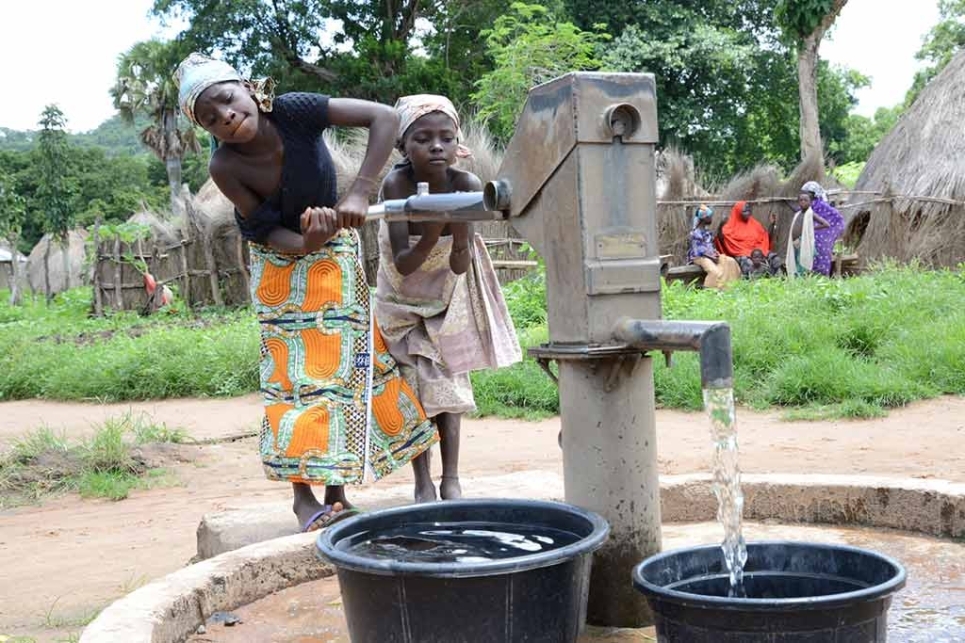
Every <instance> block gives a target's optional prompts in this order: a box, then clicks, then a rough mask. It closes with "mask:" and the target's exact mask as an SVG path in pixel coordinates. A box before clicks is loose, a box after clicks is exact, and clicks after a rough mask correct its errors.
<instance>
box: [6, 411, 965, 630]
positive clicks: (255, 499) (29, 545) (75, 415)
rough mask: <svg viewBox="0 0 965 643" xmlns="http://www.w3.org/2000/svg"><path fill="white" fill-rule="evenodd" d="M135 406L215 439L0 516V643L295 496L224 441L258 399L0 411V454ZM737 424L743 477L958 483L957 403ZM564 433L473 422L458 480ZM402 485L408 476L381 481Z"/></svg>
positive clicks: (522, 461)
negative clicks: (130, 474) (37, 435)
mask: <svg viewBox="0 0 965 643" xmlns="http://www.w3.org/2000/svg"><path fill="white" fill-rule="evenodd" d="M129 411H133V412H135V413H138V412H144V413H147V414H148V415H150V417H151V418H152V420H153V421H154V422H156V423H162V422H163V423H165V424H167V425H168V426H169V427H171V428H175V427H179V428H183V429H185V430H187V432H188V433H189V434H190V435H191V436H192V437H193V438H195V439H197V440H209V441H214V442H213V443H209V444H201V445H192V446H187V447H184V450H185V453H184V455H185V457H184V460H185V461H184V462H182V463H180V464H177V465H174V466H173V467H172V469H173V473H174V475H175V476H176V478H177V479H178V480H179V481H180V485H179V486H176V487H170V488H159V489H151V490H144V491H135V492H133V493H132V495H131V496H130V497H129V498H128V499H126V500H123V501H121V502H109V501H98V500H81V499H80V498H79V497H77V496H74V495H69V496H61V497H57V498H52V499H48V500H47V501H45V502H44V503H43V504H42V505H39V506H32V507H22V508H17V509H11V510H6V511H3V512H0V641H4V636H5V635H6V636H8V637H18V636H19V637H30V638H25V639H23V640H25V641H30V640H33V639H35V640H36V641H37V642H48V641H49V642H55V641H72V640H76V636H77V634H78V633H79V632H80V631H81V630H82V629H83V626H84V625H85V624H86V623H87V622H89V621H90V620H91V619H92V618H93V617H94V616H95V615H96V614H97V612H98V611H99V610H100V609H102V608H103V607H104V606H106V605H107V604H109V603H110V602H111V601H113V600H115V599H116V598H118V597H120V596H122V595H124V594H126V593H128V592H130V591H132V590H133V589H135V588H137V587H138V586H140V585H142V584H144V583H146V582H148V581H150V580H152V579H154V578H157V577H160V576H163V575H165V574H168V573H170V572H171V571H174V570H175V569H178V568H179V567H181V566H183V565H185V564H186V563H187V562H188V561H189V560H190V558H191V557H192V556H193V555H194V553H195V546H196V542H195V530H196V528H197V526H198V523H199V522H200V520H201V517H202V515H204V514H205V513H209V512H215V511H220V510H223V509H224V508H225V507H227V506H229V505H237V504H238V503H239V501H241V502H245V503H248V502H250V503H251V504H258V503H265V502H275V501H282V502H283V501H288V500H289V499H290V491H289V487H288V486H286V485H283V484H278V483H272V482H269V481H267V480H265V479H264V477H263V476H262V474H261V469H260V465H259V462H258V458H257V456H256V444H255V440H254V439H253V438H250V437H249V438H242V439H234V440H232V439H231V438H236V437H237V436H239V435H244V434H250V433H251V432H253V431H254V430H255V428H256V427H257V424H258V419H259V414H260V404H259V400H258V398H257V396H246V397H242V398H236V399H230V400H169V401H162V402H147V403H138V404H118V405H85V404H61V403H54V402H44V401H37V400H31V401H19V402H6V403H0V450H2V449H4V448H5V447H6V446H8V445H9V444H11V443H12V442H13V441H14V440H16V439H17V438H18V437H20V436H22V435H23V434H24V433H26V432H28V431H30V430H31V429H35V428H37V427H40V426H44V425H46V426H49V427H50V428H52V429H56V430H63V431H64V432H66V434H67V435H68V436H82V435H84V434H86V433H88V432H90V431H92V427H93V426H95V425H96V424H97V423H99V422H102V421H103V420H104V419H106V418H108V417H112V416H118V415H122V414H124V413H126V412H129ZM738 425H739V435H740V449H741V468H742V470H743V471H745V472H749V473H778V472H779V473H839V474H881V475H893V476H912V477H923V478H939V479H949V480H956V481H959V482H961V481H965V398H957V397H946V398H941V399H938V400H932V401H928V402H923V403H918V404H915V405H912V406H910V407H908V408H905V409H900V410H897V411H894V412H892V413H891V414H890V415H889V416H888V417H885V418H880V419H875V420H867V421H836V422H813V423H812V422H783V421H781V420H780V419H779V417H778V415H777V414H775V413H755V412H752V411H749V410H746V409H741V410H740V411H739V412H738ZM657 427H658V443H659V451H660V462H661V472H662V473H666V474H680V473H692V472H704V471H707V470H708V467H709V462H710V448H709V441H708V436H707V424H706V422H705V421H704V418H703V417H702V416H701V415H700V414H692V413H680V412H675V411H658V414H657ZM558 431H559V420H558V419H551V420H546V421H542V422H535V423H530V422H521V421H507V420H494V419H482V420H467V421H466V422H465V424H464V434H463V435H464V438H463V441H462V445H463V456H462V462H463V465H462V473H463V475H464V476H465V477H470V476H485V475H498V474H500V473H509V472H516V471H527V470H534V471H555V472H558V471H560V469H561V458H560V451H559V448H558V446H557V443H556V436H557V432H558ZM221 440H227V441H221ZM435 461H436V463H438V458H436V459H435ZM410 483H411V476H410V474H409V472H408V471H405V472H400V473H399V474H397V475H394V476H392V477H391V478H389V479H387V480H384V481H382V482H380V483H378V485H379V486H389V485H409V484H410ZM464 487H465V489H464V490H465V492H466V495H467V496H484V495H486V490H485V489H476V488H472V486H471V485H464ZM352 491H353V494H352V496H351V497H352V498H359V499H361V500H362V501H364V495H365V490H364V489H360V490H352ZM293 521H294V518H293ZM11 640H17V639H15V638H14V639H11Z"/></svg>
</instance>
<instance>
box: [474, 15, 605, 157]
mask: <svg viewBox="0 0 965 643" xmlns="http://www.w3.org/2000/svg"><path fill="white" fill-rule="evenodd" d="M483 35H484V36H485V38H486V53H487V54H488V55H489V56H490V57H491V58H492V60H493V62H494V67H493V70H492V71H490V72H488V73H487V74H485V75H484V76H483V77H482V78H480V79H479V81H478V82H477V83H476V88H477V89H476V92H475V93H474V94H473V96H472V97H473V100H475V101H476V104H477V107H478V109H479V117H480V118H482V119H485V120H486V121H487V124H488V125H489V129H490V131H491V132H492V133H493V134H494V135H495V136H496V137H497V138H498V139H501V140H503V141H506V140H508V139H509V137H510V136H511V135H512V133H513V129H514V128H515V126H516V118H517V116H518V115H519V111H520V110H521V109H522V107H523V104H524V103H525V101H526V95H527V93H528V92H529V90H530V88H532V87H533V86H534V85H538V84H540V83H543V82H546V81H549V80H552V79H553V78H555V77H557V76H560V75H562V74H564V73H566V72H570V71H580V70H588V69H597V68H599V67H600V60H599V58H598V56H597V54H598V48H599V45H600V44H601V43H602V42H603V41H604V40H605V39H606V37H607V36H606V34H603V33H600V32H598V31H583V30H582V29H580V28H579V27H577V26H576V25H574V24H573V23H571V22H565V21H561V20H558V19H556V18H555V17H554V16H552V15H551V14H549V12H548V11H547V9H546V8H545V7H543V6H541V5H536V4H525V3H523V2H514V3H513V4H512V6H511V7H510V12H509V13H507V14H505V15H503V16H500V17H499V18H498V19H497V20H496V23H495V24H494V25H493V28H492V29H489V30H487V31H485V32H483Z"/></svg>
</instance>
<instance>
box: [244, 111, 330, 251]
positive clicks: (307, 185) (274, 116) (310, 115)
mask: <svg viewBox="0 0 965 643" xmlns="http://www.w3.org/2000/svg"><path fill="white" fill-rule="evenodd" d="M261 118H267V119H269V120H270V121H271V122H272V123H274V124H275V127H276V128H277V130H278V134H279V136H281V140H282V144H283V145H284V149H285V152H284V158H283V160H282V169H281V182H280V183H279V186H278V189H277V190H276V191H275V193H274V194H272V195H271V196H270V197H268V198H267V199H266V200H265V201H264V202H263V203H262V204H261V205H259V206H258V208H257V209H256V210H255V211H254V212H252V213H251V215H250V216H249V217H247V218H246V217H243V216H241V213H240V212H238V210H237V209H236V210H235V220H236V221H237V222H238V227H239V228H240V229H241V236H242V237H243V238H244V239H247V240H248V241H255V242H258V243H264V241H265V239H266V238H267V237H268V233H269V232H271V231H272V229H274V228H276V227H278V226H282V227H285V228H288V229H289V230H293V231H295V232H298V233H301V225H300V222H299V221H300V217H301V214H302V212H304V211H305V208H308V207H316V208H319V207H329V208H331V207H334V206H335V203H336V202H337V200H338V193H337V191H336V185H335V179H336V176H335V165H334V164H333V163H332V156H331V154H329V151H328V147H326V145H325V142H324V141H323V140H322V132H324V131H325V129H326V128H327V127H328V126H329V123H328V96H323V95H321V94H309V93H304V92H292V93H290V94H282V95H281V96H278V97H277V98H276V99H275V101H274V104H273V106H272V111H271V112H268V113H262V114H261Z"/></svg>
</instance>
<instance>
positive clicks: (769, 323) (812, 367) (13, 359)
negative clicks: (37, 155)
mask: <svg viewBox="0 0 965 643" xmlns="http://www.w3.org/2000/svg"><path fill="white" fill-rule="evenodd" d="M662 297H663V309H664V317H665V318H667V319H695V320H717V319H722V320H726V321H728V322H729V323H730V324H731V328H732V332H733V342H734V368H735V392H736V395H737V397H738V399H739V400H740V401H741V402H742V403H744V404H748V405H751V406H754V407H757V408H767V407H773V406H778V407H787V408H793V409H797V411H795V416H796V417H808V416H810V417H867V416H873V415H879V414H880V413H882V412H883V409H886V408H889V407H895V406H900V405H903V404H907V403H908V402H910V401H912V400H916V399H922V398H928V397H934V396H937V395H941V394H945V393H951V394H965V305H963V304H962V302H965V277H963V275H962V273H961V272H956V271H949V270H944V271H924V270H919V269H917V268H916V267H914V266H911V267H896V266H884V267H880V268H879V269H876V270H874V271H872V272H869V273H867V274H864V275H862V276H860V277H856V278H852V279H844V280H839V279H834V280H829V279H818V278H808V279H796V280H794V281H786V280H759V281H754V282H748V281H743V282H740V283H738V284H736V285H735V286H734V287H733V288H731V289H730V290H727V291H725V292H718V291H714V290H697V289H692V288H685V287H683V286H682V285H680V284H679V283H673V284H668V285H666V286H665V288H664V290H663V293H662ZM506 299H507V302H508V304H509V307H510V312H511V314H512V315H513V318H514V320H515V323H516V325H517V329H518V330H519V333H520V339H521V341H522V343H523V344H524V348H526V347H529V346H533V345H536V344H539V343H542V342H544V341H546V339H547V337H548V334H547V330H546V323H545V319H546V303H545V302H546V293H545V280H544V279H543V277H542V275H541V273H539V272H535V273H534V274H533V275H532V276H530V277H528V278H526V279H522V280H519V281H517V282H514V283H512V284H509V285H508V286H507V287H506ZM88 309H89V300H88V299H87V298H86V297H85V296H84V294H79V293H78V292H76V291H75V292H71V293H67V296H66V297H62V298H60V299H59V300H58V302H57V303H56V305H54V306H52V307H50V308H49V309H48V308H47V307H46V306H44V305H43V304H38V305H28V306H27V307H24V308H11V307H9V306H6V305H0V399H13V398H28V397H45V398H52V399H66V400H77V399H96V400H131V399H151V398H164V397H181V396H216V395H236V394H240V393H246V392H250V391H254V390H257V386H258V329H257V324H256V323H255V321H254V318H253V316H252V315H251V313H250V311H248V310H237V311H210V312H206V313H203V314H201V315H199V316H198V317H196V318H194V317H188V316H184V315H174V316H166V315H156V316H153V317H151V318H141V317H138V316H137V315H133V314H122V315H116V316H113V317H110V318H107V319H101V320H94V319H89V318H88V317H87V311H88ZM655 362H656V365H655V378H656V392H657V401H658V403H659V404H660V405H661V406H664V407H671V408H682V409H693V410H697V409H699V408H700V406H701V392H700V383H699V382H700V378H699V373H698V360H697V357H696V355H694V354H689V353H678V354H676V355H675V356H674V366H673V368H670V369H668V368H667V367H666V366H665V365H664V363H663V359H662V358H660V359H656V360H655ZM472 379H473V384H474V387H475V393H476V402H477V405H478V407H479V412H480V413H481V414H496V415H502V416H509V417H540V416H545V415H549V414H554V413H557V412H558V409H559V403H558V399H557V391H556V387H555V385H554V384H553V382H552V381H551V380H550V379H549V378H548V377H547V376H546V374H545V373H543V371H542V370H541V369H540V368H539V366H538V365H537V364H536V363H535V362H534V361H533V360H531V359H529V358H526V359H525V360H524V361H523V362H522V363H521V364H518V365H516V366H514V367H512V368H508V369H503V370H501V371H496V372H480V373H474V374H473V377H472Z"/></svg>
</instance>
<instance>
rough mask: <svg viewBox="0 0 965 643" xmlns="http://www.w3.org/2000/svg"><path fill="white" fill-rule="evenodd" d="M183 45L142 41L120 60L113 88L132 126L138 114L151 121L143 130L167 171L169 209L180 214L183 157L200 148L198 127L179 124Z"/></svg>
mask: <svg viewBox="0 0 965 643" xmlns="http://www.w3.org/2000/svg"><path fill="white" fill-rule="evenodd" d="M183 54H184V50H183V47H182V46H181V44H180V43H179V42H177V41H170V42H161V41H159V40H148V41H145V42H139V43H137V44H135V45H134V46H133V47H131V48H130V50H128V51H127V52H126V53H124V54H121V56H120V58H119V59H118V61H117V80H116V82H115V84H114V87H113V88H111V96H112V97H113V98H114V107H116V108H117V110H118V111H119V112H120V114H121V118H123V119H124V120H125V121H126V122H127V123H129V124H131V125H133V124H134V118H135V116H137V115H139V114H143V115H146V116H148V117H150V119H151V124H150V125H148V126H147V127H145V128H144V129H143V130H142V131H141V142H143V143H144V144H145V145H146V146H147V147H148V148H149V149H150V150H151V151H152V152H154V154H155V155H157V157H158V158H159V159H161V161H163V162H164V164H165V166H166V168H167V173H168V185H169V187H170V189H171V212H172V213H180V212H181V210H182V206H181V200H180V196H181V160H182V159H183V158H184V156H185V155H186V154H187V153H188V152H195V153H197V152H199V151H200V147H199V146H198V139H197V137H196V136H195V133H194V128H192V127H190V126H188V127H186V128H184V129H181V127H180V125H179V122H178V111H179V108H178V86H177V83H176V82H175V80H174V70H175V68H176V67H177V64H178V62H180V60H181V58H183Z"/></svg>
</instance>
